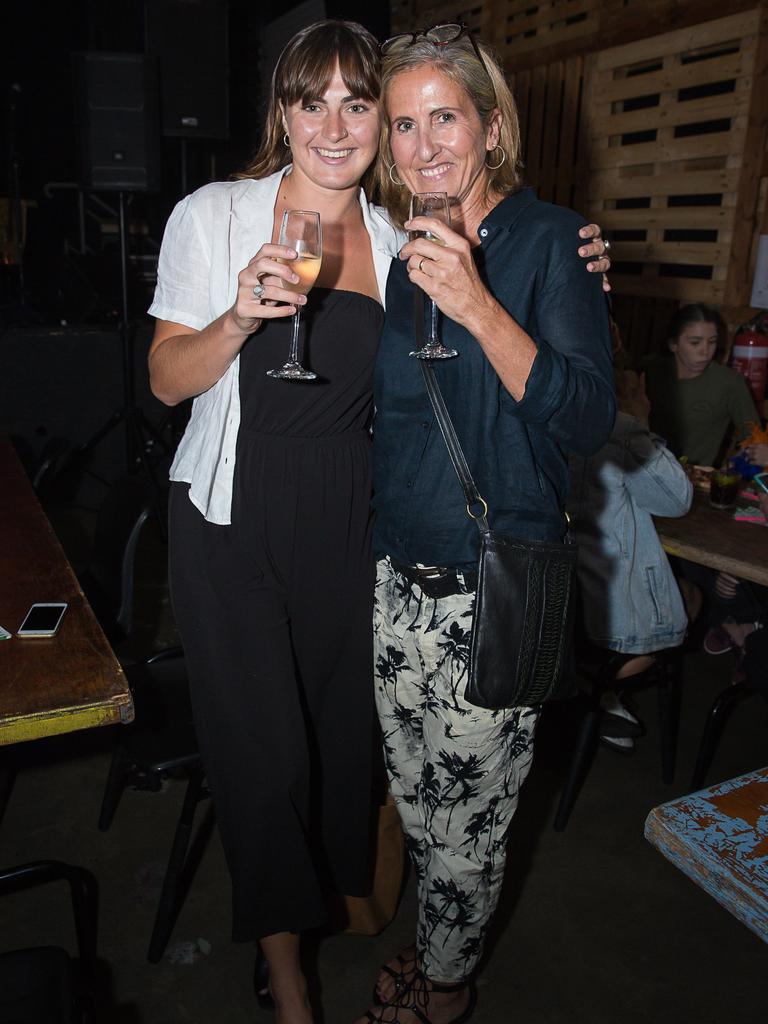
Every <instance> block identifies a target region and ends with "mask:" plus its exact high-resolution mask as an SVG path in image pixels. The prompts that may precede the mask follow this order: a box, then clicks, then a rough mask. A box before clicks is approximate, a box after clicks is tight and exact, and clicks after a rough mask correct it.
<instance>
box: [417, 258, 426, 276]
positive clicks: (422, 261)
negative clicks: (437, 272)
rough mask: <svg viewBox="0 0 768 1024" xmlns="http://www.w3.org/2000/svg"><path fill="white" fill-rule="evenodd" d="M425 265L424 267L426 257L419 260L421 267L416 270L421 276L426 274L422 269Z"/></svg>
mask: <svg viewBox="0 0 768 1024" xmlns="http://www.w3.org/2000/svg"><path fill="white" fill-rule="evenodd" d="M423 265H424V257H423V256H422V257H421V259H420V260H419V265H418V267H417V268H416V269H417V270H418V271H419V273H420V274H423V273H424V271H423V270H422V269H421V268H422V267H423Z"/></svg>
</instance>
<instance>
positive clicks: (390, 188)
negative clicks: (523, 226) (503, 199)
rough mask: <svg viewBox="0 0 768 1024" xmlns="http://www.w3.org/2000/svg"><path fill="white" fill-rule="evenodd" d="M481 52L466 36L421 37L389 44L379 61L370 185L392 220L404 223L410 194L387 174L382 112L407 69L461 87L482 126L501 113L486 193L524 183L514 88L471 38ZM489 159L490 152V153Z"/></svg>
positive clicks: (504, 192)
mask: <svg viewBox="0 0 768 1024" xmlns="http://www.w3.org/2000/svg"><path fill="white" fill-rule="evenodd" d="M475 43H476V45H477V48H478V50H479V51H480V53H481V54H482V58H483V59H482V61H481V60H480V59H479V58H478V55H477V53H476V52H475V48H474V46H473V45H472V42H471V41H470V40H469V39H468V38H467V36H466V35H461V36H459V38H458V39H455V40H453V41H452V42H449V43H433V42H431V41H430V40H429V39H426V38H425V37H424V36H417V38H416V39H415V40H414V41H413V42H412V43H410V44H409V45H407V46H402V47H393V48H392V49H390V50H388V51H387V53H386V54H385V55H384V57H382V60H381V101H382V106H383V108H384V116H383V118H382V130H381V141H380V143H379V155H378V159H377V161H376V165H375V174H374V184H375V188H376V192H377V200H378V201H379V202H381V203H382V205H384V206H385V207H386V209H387V212H388V213H389V215H390V217H391V218H392V220H393V221H394V222H395V223H396V224H397V225H398V226H399V227H402V225H403V222H404V221H405V220H407V219H408V210H409V206H410V199H411V196H410V192H409V191H408V189H407V188H406V187H405V186H398V185H395V184H393V182H392V179H391V178H390V176H389V168H390V166H391V165H392V163H393V162H394V161H393V158H392V149H391V147H390V141H389V140H390V126H389V121H388V119H387V116H386V105H387V92H388V90H389V87H390V86H391V84H392V82H393V81H394V79H395V78H396V77H397V76H398V75H400V74H403V72H405V71H414V70H415V69H416V68H420V67H423V66H424V65H425V64H428V65H430V66H431V67H434V68H435V70H436V71H440V72H442V74H444V75H445V76H446V77H447V78H450V79H451V81H453V82H455V83H456V84H457V85H459V86H461V88H462V89H463V90H464V92H465V93H466V94H467V95H468V96H469V98H470V99H471V101H472V103H473V105H474V107H475V110H476V111H477V113H478V116H479V118H480V121H481V122H482V124H483V126H484V127H486V128H487V127H488V126H489V125H490V123H491V120H492V118H493V115H494V113H495V111H497V110H498V111H499V112H500V113H501V132H500V135H499V145H500V146H501V147H502V149H503V150H504V152H505V154H506V159H505V160H504V162H503V163H502V165H501V166H500V167H496V168H489V167H488V166H487V165H486V167H485V169H484V175H485V196H486V198H488V197H489V196H490V195H492V194H495V195H501V196H507V195H510V194H511V193H512V192H517V191H518V189H519V188H521V186H522V164H521V162H520V122H519V120H518V117H517V106H516V104H515V100H514V97H513V95H512V92H511V90H510V88H509V86H508V85H507V82H506V79H505V78H504V72H503V70H502V68H501V65H500V63H499V61H498V59H497V58H496V56H495V54H494V53H493V51H492V50H491V49H490V48H489V47H488V46H487V45H486V44H485V43H482V42H480V41H479V40H477V39H476V40H475ZM489 157H490V158H491V159H493V153H490V154H489Z"/></svg>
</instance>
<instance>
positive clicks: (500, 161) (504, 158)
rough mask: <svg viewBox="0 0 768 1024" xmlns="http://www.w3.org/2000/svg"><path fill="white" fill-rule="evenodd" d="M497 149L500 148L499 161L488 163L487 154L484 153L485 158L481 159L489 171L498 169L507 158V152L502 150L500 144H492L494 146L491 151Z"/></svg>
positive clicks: (493, 151)
mask: <svg viewBox="0 0 768 1024" xmlns="http://www.w3.org/2000/svg"><path fill="white" fill-rule="evenodd" d="M497 149H500V150H501V160H499V162H498V163H497V164H493V165H491V164H489V163H488V156H487V155H486V158H485V160H484V161H483V162H484V163H485V166H486V167H487V168H488V170H489V171H498V169H499V168H500V167H501V165H502V164H503V163H504V161H505V160H506V159H507V154H506V153H505V152H504V149H503V148H502V147H501V146H494V148H493V149H492V150H491V153H495V152H496V150H497Z"/></svg>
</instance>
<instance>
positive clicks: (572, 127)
mask: <svg viewBox="0 0 768 1024" xmlns="http://www.w3.org/2000/svg"><path fill="white" fill-rule="evenodd" d="M582 68H583V62H582V60H581V57H570V58H569V60H568V61H567V63H566V67H565V83H564V89H563V113H562V120H561V123H560V162H559V167H558V173H557V192H556V195H555V202H557V203H559V204H560V205H561V206H570V205H571V204H572V203H573V183H574V176H575V167H576V162H577V160H578V154H577V152H576V142H577V139H576V129H577V126H578V118H579V89H580V83H581V76H582Z"/></svg>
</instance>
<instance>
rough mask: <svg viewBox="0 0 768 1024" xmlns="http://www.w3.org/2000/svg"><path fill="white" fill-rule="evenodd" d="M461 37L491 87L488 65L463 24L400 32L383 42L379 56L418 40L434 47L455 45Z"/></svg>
mask: <svg viewBox="0 0 768 1024" xmlns="http://www.w3.org/2000/svg"><path fill="white" fill-rule="evenodd" d="M463 37H466V38H467V39H468V40H469V42H470V43H471V44H472V49H473V50H474V51H475V56H476V57H477V59H478V60H479V61H480V63H481V64H482V66H483V69H484V71H485V73H486V75H488V78H489V80H490V82H491V85H493V79H492V78H491V75H490V72H489V71H488V65H487V64H486V63H485V58H484V57H483V55H482V53H481V52H480V47H479V46H478V45H477V43H476V42H475V37H474V36H473V35H472V33H471V32H470V30H469V26H467V25H465V24H463V23H462V24H458V23H450V24H447V25H433V26H432V28H427V29H423V30H422V31H420V32H402V33H401V34H400V35H398V36H392V37H391V38H389V39H385V40H384V42H383V43H382V44H381V47H380V49H381V55H382V57H385V56H386V55H387V54H388V53H392V52H393V51H395V50H405V49H407V48H408V47H409V46H413V44H414V43H415V42H417V40H419V39H426V40H427V42H429V43H432V44H434V45H435V46H447V45H448V44H449V43H455V42H456V41H457V40H459V39H462V38H463ZM494 91H495V90H494Z"/></svg>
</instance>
